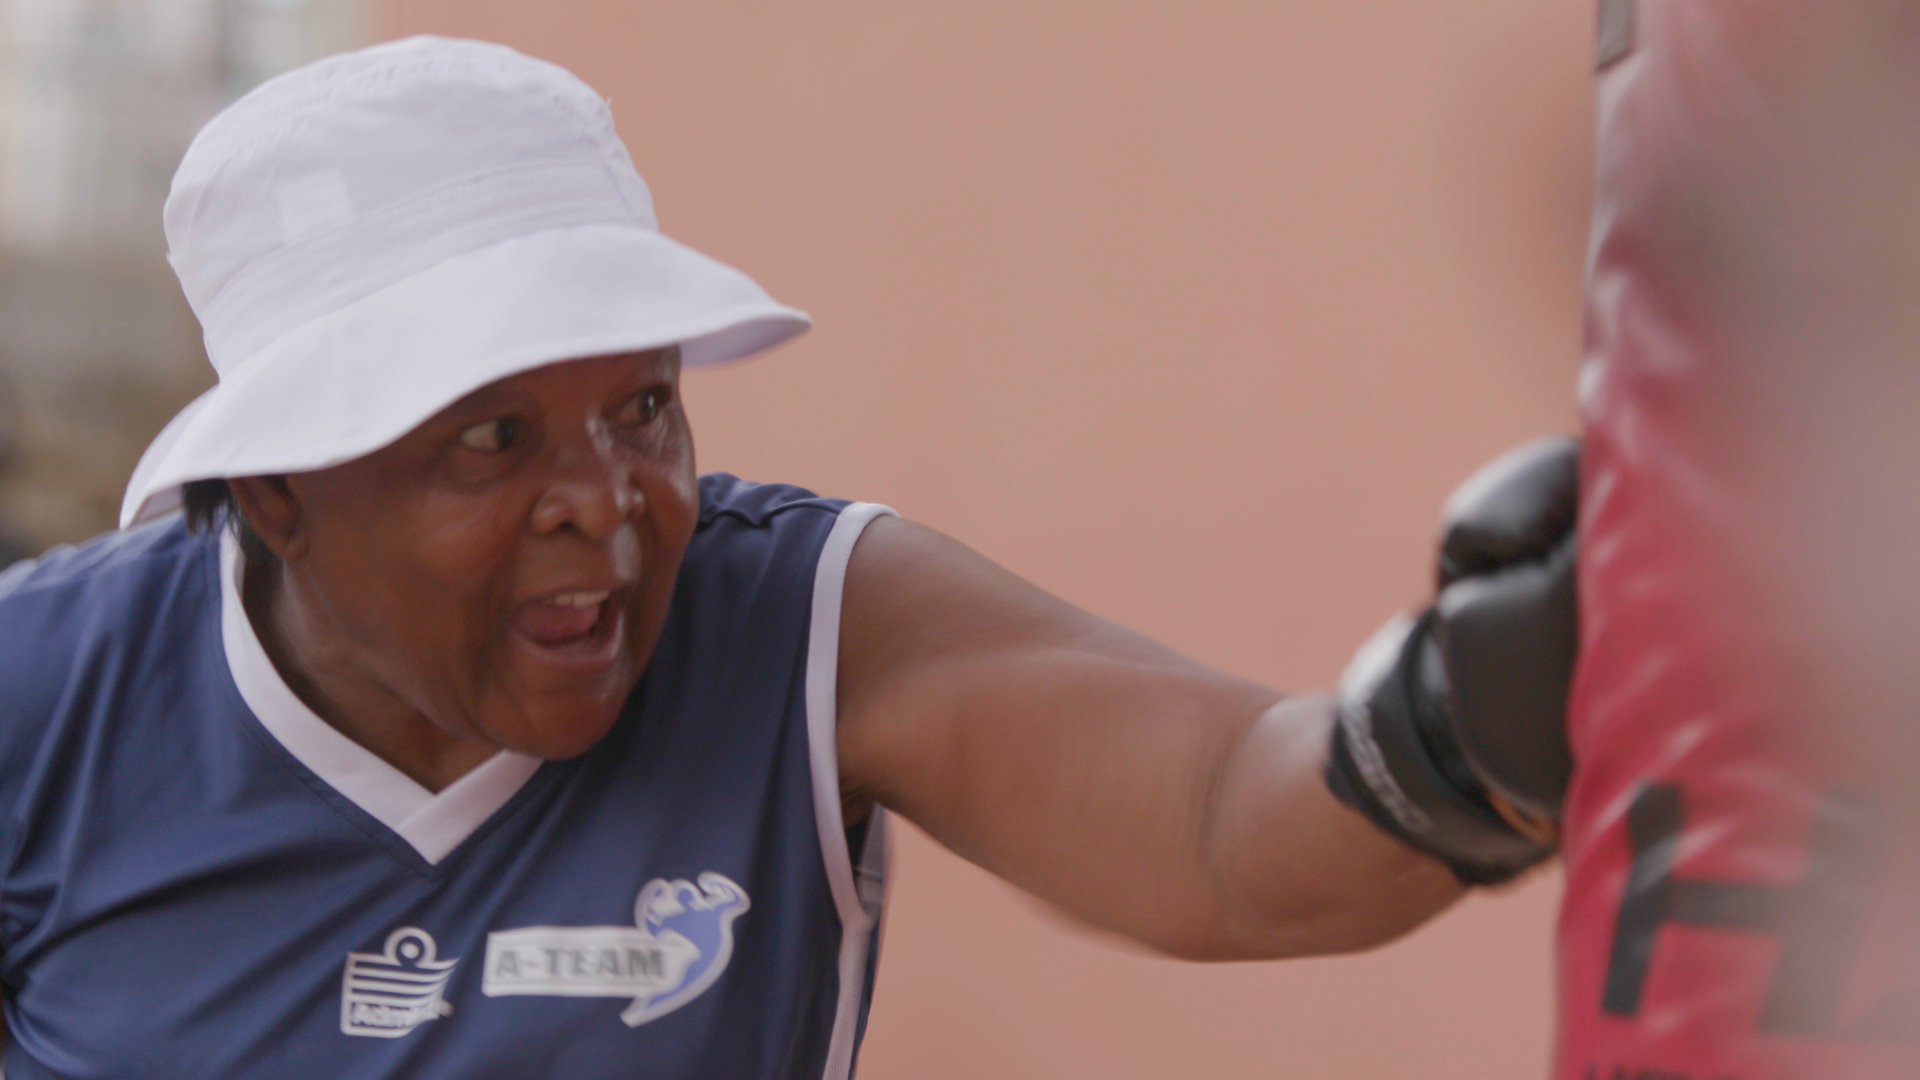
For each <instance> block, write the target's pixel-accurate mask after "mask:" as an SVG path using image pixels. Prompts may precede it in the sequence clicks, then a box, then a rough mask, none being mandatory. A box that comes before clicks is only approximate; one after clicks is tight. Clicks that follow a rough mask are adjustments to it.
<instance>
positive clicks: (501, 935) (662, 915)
mask: <svg viewBox="0 0 1920 1080" xmlns="http://www.w3.org/2000/svg"><path fill="white" fill-rule="evenodd" d="M748 906H749V904H748V900H747V892H746V890H745V889H742V888H741V887H740V886H738V885H736V884H734V883H733V882H732V881H730V880H728V879H727V878H726V877H724V876H722V875H720V874H714V873H706V874H701V875H700V877H699V882H698V884H695V883H693V882H689V881H668V880H666V879H664V878H655V879H653V880H652V881H649V882H647V884H646V886H645V887H644V888H642V889H641V890H640V898H639V900H638V901H636V902H635V904H634V907H633V921H634V925H633V926H529V927H525V928H522V929H519V930H501V931H497V932H495V933H491V934H488V935H487V959H486V967H485V969H484V970H485V973H484V975H483V977H482V979H481V983H480V991H481V993H483V994H485V995H487V996H488V997H507V996H512V995H516V994H538V995H546V996H552V997H612V998H631V999H633V1004H632V1005H630V1006H628V1007H627V1009H626V1011H624V1012H622V1013H621V1014H620V1019H622V1020H624V1021H626V1023H627V1025H628V1026H629V1027H639V1026H640V1025H641V1024H644V1023H646V1022H647V1021H649V1020H656V1019H658V1018H660V1017H662V1016H665V1015H666V1014H667V1013H670V1012H672V1011H673V1010H675V1009H677V1008H679V1007H680V1006H682V1005H685V1004H686V1003H687V1002H689V1001H692V1000H693V999H694V998H696V997H699V996H700V995H701V994H702V993H704V992H705V991H706V989H707V987H709V986H712V985H713V983H714V980H716V979H718V978H719V977H720V975H721V973H722V972H724V971H726V969H727V961H728V960H729V959H731V958H732V956H733V920H734V919H736V918H739V916H740V914H741V913H742V912H744V911H746V910H747V908H748Z"/></svg>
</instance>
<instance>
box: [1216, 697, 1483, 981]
mask: <svg viewBox="0 0 1920 1080" xmlns="http://www.w3.org/2000/svg"><path fill="white" fill-rule="evenodd" d="M1332 723H1333V708H1332V703H1331V702H1330V701H1329V700H1328V699H1326V698H1320V697H1300V698H1291V699H1288V700H1287V701H1284V702H1282V703H1280V704H1279V705H1276V706H1274V707H1273V708H1272V709H1270V710H1268V711H1267V712H1265V713H1264V714H1262V715H1261V716H1260V718H1259V719H1258V721H1256V722H1255V723H1253V724H1252V725H1250V726H1249V728H1248V730H1247V733H1246V736H1245V738H1244V739H1243V740H1242V741H1241V743H1240V744H1239V745H1238V746H1237V747H1235V749H1234V751H1233V753H1232V755H1231V758H1230V760H1229V762H1228V764H1227V766H1226V768H1225V770H1224V773H1223V777H1222V780H1221V783H1220V785H1219V788H1218V791H1217V795H1216V800H1215V804H1214V817H1213V820H1212V825H1211V828H1210V829H1209V831H1208V838H1207V849H1206V857H1207V862H1208V866H1209V869H1210V871H1211V873H1212V877H1213V882H1214V889H1215V892H1216V895H1217V897H1218V902H1219V904H1220V908H1221V920H1222V923H1223V926H1224V928H1225V932H1226V935H1227V938H1228V941H1229V942H1231V944H1232V947H1233V948H1234V949H1235V951H1237V952H1239V953H1241V954H1243V955H1250V956H1267V957H1281V956H1303V955H1312V954H1319V953H1330V952H1346V951H1351V950H1354V949H1363V948H1368V947H1370V946H1373V945H1378V944H1380V943H1382V942H1384V941H1387V940H1390V939H1392V938H1394V937H1398V936H1399V935H1401V934H1403V933H1405V932H1407V931H1409V930H1411V929H1413V928H1414V927H1416V926H1418V925H1420V924H1421V923H1423V922H1425V921H1426V920H1427V919H1429V918H1432V917H1433V916H1434V915H1435V914H1438V913H1439V912H1440V911H1442V910H1444V909H1445V908H1446V907H1447V906H1448V905H1450V904H1452V903H1453V901H1454V900H1455V899H1457V898H1458V897H1459V896H1460V894H1461V892H1462V891H1463V890H1462V887H1461V885H1460V883H1459V882H1458V881H1457V880H1455V878H1454V876H1453V875H1452V873H1450V872H1449V871H1448V870H1447V869H1446V868H1445V867H1444V866H1442V865H1441V864H1440V863H1439V862H1437V861H1435V860H1433V859H1430V858H1427V857H1425V856H1423V855H1419V854H1417V853H1415V852H1414V851H1412V850H1411V849H1410V848H1407V847H1405V846H1404V845H1402V844H1400V843H1399V842H1398V841H1396V840H1394V839H1392V838H1391V837H1388V836H1387V835H1386V834H1384V833H1382V832H1381V831H1380V830H1379V829H1377V828H1375V827H1374V826H1373V825H1372V823H1370V822H1368V821H1367V820H1366V819H1365V818H1364V817H1362V816H1361V815H1360V814H1358V813H1356V812H1355V811H1353V810H1352V809H1350V808H1348V807H1346V806H1344V805H1342V804H1341V803H1340V802H1339V801H1338V800H1336V799H1335V798H1334V797H1333V794H1332V792H1330V791H1329V790H1327V786H1326V784H1325V783H1324V782H1323V781H1322V779H1321V774H1322V770H1323V769H1324V767H1325V764H1326V748H1327V743H1328V740H1327V736H1328V729H1329V726H1330V725H1331V724H1332Z"/></svg>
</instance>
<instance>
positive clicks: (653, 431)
mask: <svg viewBox="0 0 1920 1080" xmlns="http://www.w3.org/2000/svg"><path fill="white" fill-rule="evenodd" d="M679 374H680V361H679V355H678V352H677V351H676V350H672V349H667V350H660V351H654V352H647V353H637V354H630V355H622V356H613V357H599V358H593V359H586V360H574V361H569V362H565V363H559V364H554V365H551V366H549V367H544V368H539V369H537V370H534V371H530V372H526V373H524V374H520V375H516V376H512V377H510V378H507V379H502V380H500V381H499V382H496V383H493V384H491V385H488V386H486V387H483V388H481V389H480V390H477V391H475V392H474V393H472V394H469V395H468V396H467V397H465V398H463V399H461V400H460V401H458V402H455V403H454V404H453V405H451V406H449V407H447V408H446V409H444V410H442V411H441V412H440V413H438V414H437V415H435V416H434V417H432V418H431V419H429V420H427V421H426V422H425V423H423V424H421V425H420V426H419V427H417V428H415V429H414V430H413V431H411V432H409V433H408V434H407V435H405V436H403V437H402V438H401V439H400V440H399V441H397V442H395V443H393V444H392V445H390V446H387V447H386V448H384V449H382V450H379V451H377V452H375V453H373V454H370V455H368V456H366V457H364V458H360V459H358V460H355V461H352V462H349V463H347V464H344V465H340V466H336V467H334V468H330V469H325V470H322V471H319V472H311V473H300V474H294V475H290V476H281V477H252V478H246V479H241V480H235V481H231V482H230V486H231V488H232V490H233V492H234V495H235V498H236V501H237V502H238V504H239V506H240V509H241V511H242V512H243V513H244V514H245V515H246V517H247V519H248V521H249V522H250V523H251V524H252V526H253V528H254V530H255V531H256V532H257V533H259V535H260V537H261V539H262V540H263V541H264V542H265V544H266V545H267V547H269V548H270V549H271V550H272V551H273V552H274V554H275V555H277V556H278V557H279V561H280V565H279V566H278V567H274V566H263V565H256V564H250V565H249V566H248V569H247V582H246V589H245V595H246V600H247V610H248V614H249V615H250V616H251V619H252V622H253V624H254V626H255V628H256V629H257V630H258V632H259V633H260V636H261V639H262V644H263V645H265V647H266V649H267V651H268V653H269V655H270V656H272V658H273V660H274V663H275V665H276V667H278V668H279V670H280V672H281V673H282V675H283V676H284V677H286V679H287V681H288V683H289V685H290V686H291V688H292V689H293V690H294V692H295V693H296V694H298V695H299V696H300V698H301V699H302V700H303V701H305V702H306V703H307V704H308V705H310V706H311V707H313V709H314V710H315V712H317V713H319V715H320V716H321V717H322V718H323V719H325V720H327V721H328V722H329V723H331V724H332V725H333V726H335V727H336V728H339V729H340V730H341V731H342V732H344V733H345V734H347V735H348V736H350V737H351V738H353V739H355V740H356V741H358V742H360V743H361V744H362V745H364V746H366V747H368V748H369V749H371V750H373V751H374V752H375V753H377V754H379V755H380V756H381V757H383V758H385V759H386V760H387V761H389V762H390V763H392V764H394V765H395V766H396V767H398V768H400V769H401V770H403V771H404V772H406V773H408V774H409V775H411V776H413V777H414V779H416V780H418V781H420V782H421V783H422V784H424V785H425V786H427V787H428V788H430V789H435V790H437V789H439V788H442V787H444V786H446V785H447V784H449V783H451V782H453V781H454V780H455V779H458V778H459V777H460V776H461V775H463V774H464V773H465V772H467V771H468V770H469V769H471V768H472V767H473V766H475V765H477V764H479V763H480V762H481V761H484V760H485V759H486V758H488V757H490V756H492V755H493V754H494V753H495V752H497V751H498V750H500V749H503V748H504V749H510V750H516V751H520V752H523V753H527V754H532V755H535V756H538V757H543V758H553V759H559V758H567V757H571V756H574V755H576V754H579V753H582V752H584V751H585V750H586V749H587V748H588V747H590V746H592V745H593V744H594V743H595V742H596V741H598V740H599V739H600V738H601V737H602V736H603V735H605V734H606V732H607V730H608V729H609V728H610V727H612V725H613V722H614V720H615V718H616V717H617V716H618V715H619V711H620V708H621V706H622V704H623V703H624V702H625V701H626V699H627V697H628V695H629V694H630V693H631V691H632V690H633V688H634V686H635V685H636V684H637V683H638V682H639V680H640V676H641V673H642V672H643V671H644V670H645V668H646V663H647V659H648V656H649V655H650V654H651V653H652V651H653V647H654V644H655V642H656V641H658V639H659V636H660V631H661V627H662V625H663V624H664V622H665V620H666V615H667V608H668V604H669V601H670V599H671V596H672V590H673V582H674V577H675V575H676V573H677V572H678V569H679V566H680V560H681V557H682V555H683V554H684V553H685V551H686V547H687V543H688V541H689V539H690V538H691V536H692V534H693V529H694V524H695V521H696V518H697V514H698V493H697V488H696V486H695V481H694V463H693V442H692V438H691V435H690V434H689V431H688V428H687V420H686V415H685V413H684V412H683V411H682V409H681V406H680V403H679V399H678V393H677V391H678V382H679ZM602 592H604V593H606V594H607V596H606V599H605V601H604V603H600V604H594V605H589V604H588V601H590V600H591V599H592V598H593V597H595V596H597V595H598V594H600V593H602ZM585 625H590V626H591V629H588V630H586V631H585V632H584V633H582V632H580V631H581V630H582V628H583V626H585Z"/></svg>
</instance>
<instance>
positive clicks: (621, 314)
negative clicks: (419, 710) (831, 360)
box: [120, 225, 812, 528]
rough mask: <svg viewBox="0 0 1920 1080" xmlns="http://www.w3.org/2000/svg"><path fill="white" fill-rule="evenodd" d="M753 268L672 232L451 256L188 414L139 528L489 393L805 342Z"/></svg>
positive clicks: (287, 342) (152, 464) (362, 450)
mask: <svg viewBox="0 0 1920 1080" xmlns="http://www.w3.org/2000/svg"><path fill="white" fill-rule="evenodd" d="M810 325H812V324H811V322H810V320H809V319H808V317H807V315H806V314H805V313H804V312H801V311H798V310H796V309H794V308H790V307H786V306H785V305H782V304H779V303H776V302H775V301H774V300H773V298H772V297H770V296H768V295H767V294H766V292H765V291H764V290H762V289H761V288H760V286H758V285H757V284H755V283H754V282H753V280H752V279H751V278H748V277H747V276H746V275H745V274H742V273H741V272H740V271H738V270H735V269H733V268H732V267H730V266H727V265H725V264H724V263H720V262H717V261H715V260H713V259H710V258H708V257H707V256H705V255H702V254H700V253H699V252H697V251H694V250H693V249H691V248H689V247H687V246H685V245H683V244H679V243H676V242H675V241H673V240H669V239H667V238H666V237H664V236H661V235H660V234H659V233H656V232H651V231H648V230H645V229H639V228H625V227H620V226H612V225H590V226H581V227H575V228H566V229H552V230H548V231H546V232H540V233H534V234H532V235H528V236H522V237H516V238H514V239H512V240H508V241H505V242H503V243H499V244H495V245H492V246H490V247H485V248H481V249H479V250H477V251H473V252H469V253H467V254H465V255H461V256H458V257H456V258H452V259H448V260H446V261H444V262H441V263H438V264H436V265H434V266H432V267H429V268H427V269H426V270H423V271H421V272H419V273H417V274H414V275H412V276H410V277H408V278H405V279H403V280H401V281H399V282H396V283H394V284H393V285H390V286H388V287H386V288H384V289H382V290H380V291H379V292H377V293H374V294H372V295H370V296H367V297H365V298H363V299H361V300H358V301H356V302H354V303H352V304H349V305H346V306H344V307H342V308H339V309H338V310H335V311H333V312H331V313H329V314H327V315H325V316H323V317H321V318H318V319H315V320H314V321H312V322H310V323H307V324H305V325H303V326H300V327H298V328H296V329H295V330H293V331H291V332H289V333H287V334H285V335H283V336H282V337H280V338H278V339H276V340H275V341H273V342H271V343H270V344H268V345H267V346H266V347H264V348H262V349H261V350H259V351H258V352H256V353H255V354H254V355H252V356H250V357H247V358H246V359H245V360H244V361H242V362H240V363H238V364H236V365H232V367H231V370H229V371H228V372H227V373H226V374H225V376H224V377H223V378H222V379H221V380H220V384H219V385H218V386H216V387H214V388H213V389H212V390H209V391H207V392H206V393H205V394H203V395H201V396H200V397H199V398H198V399H196V400H195V401H194V402H193V403H192V404H190V405H188V406H187V407H186V408H185V409H184V410H182V411H181V412H180V414H179V415H178V416H176V417H174V419H173V421H172V422H171V423H169V424H168V425H167V427H166V428H165V430H163V431H162V432H161V433H160V436H159V437H158V438H156V439H155V440H154V442H153V444H152V445H151V446H149V447H148V448H147V452H146V454H145V455H143V456H142V458H141V460H140V464H139V465H138V466H137V467H136V468H135V469H134V473H133V479H132V481H131V482H130V483H129V484H128V487H127V495H126V499H125V501H124V502H123V503H122V505H121V510H120V524H121V527H122V528H126V527H129V526H132V525H135V524H138V523H139V522H141V521H145V520H148V519H151V518H154V517H157V516H159V515H161V514H165V513H168V512H170V511H172V510H174V509H176V508H177V507H178V506H179V505H180V492H181V488H182V486H183V485H185V484H187V483H190V482H192V481H195V480H208V479H215V478H221V477H236V476H265V475H278V474H284V473H297V472H312V471H314V470H317V469H325V468H328V467H331V466H334V465H339V464H342V463H344V462H348V461H352V460H354V459H356V458H360V457H364V456H366V455H367V454H370V453H372V452H373V451H375V450H378V449H380V448H381V447H384V446H387V445H389V444H391V443H392V442H394V441H395V440H397V439H399V438H400V437H401V436H403V435H405V434H406V433H407V432H409V431H412V430H413V429H414V428H415V427H418V426H419V425H420V424H421V423H422V422H424V421H425V420H427V419H428V418H429V417H431V416H433V415H434V414H435V413H437V412H439V411H440V410H441V409H444V408H446V407H447V406H448V405H450V404H452V403H453V402H455V401H458V400H459V399H460V398H462V397H465V396H466V395H467V394H469V393H472V392H473V391H475V390H477V389H479V388H480V387H483V386H486V385H487V384H489V383H492V382H495V381H498V380H500V379H504V378H506V377H508V376H510V375H516V374H519V373H520V372H523V371H530V370H532V369H534V368H538V367H544V366H546V365H548V364H552V363H556V362H558V361H562V360H572V359H580V358H585V357H590V356H607V355H612V354H616V353H623V352H640V351H644V350H648V349H658V348H664V347H666V346H668V345H678V346H680V349H681V357H682V360H683V362H684V363H686V364H689V365H692V364H709V363H716V362H719V361H723V360H733V359H738V358H741V357H744V356H748V355H750V354H752V353H756V352H759V351H761V350H763V349H767V348H771V347H772V346H774V345H778V344H780V343H781V342H783V341H786V340H787V339H789V338H791V337H794V336H795V335H797V334H800V333H802V332H803V331H805V330H806V329H807V328H808V327H809V326H810Z"/></svg>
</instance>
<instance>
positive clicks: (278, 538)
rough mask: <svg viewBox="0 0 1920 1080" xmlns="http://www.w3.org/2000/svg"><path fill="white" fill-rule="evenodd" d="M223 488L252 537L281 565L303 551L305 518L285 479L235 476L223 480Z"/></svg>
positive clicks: (280, 477) (305, 537)
mask: <svg viewBox="0 0 1920 1080" xmlns="http://www.w3.org/2000/svg"><path fill="white" fill-rule="evenodd" d="M227 489H228V490H229V491H231V492H233V502H234V506H235V508H236V509H238V510H239V511H240V515H241V516H242V517H244V518H246V519H247V525H248V526H249V527H251V528H252V529H253V533H254V535H255V536H258V537H259V538H260V542H261V543H262V544H265V545H266V546H267V550H269V551H271V552H273V554H274V555H275V557H277V558H279V559H280V560H281V561H283V562H284V561H286V560H289V559H296V558H299V557H300V555H302V554H303V553H304V552H305V551H306V546H307V535H306V528H305V524H306V518H305V515H304V514H302V513H301V506H300V499H299V497H298V496H297V495H295V494H294V492H293V488H292V487H291V486H289V485H288V483H287V478H286V477H284V476H242V477H235V478H233V479H229V480H228V481H227Z"/></svg>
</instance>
